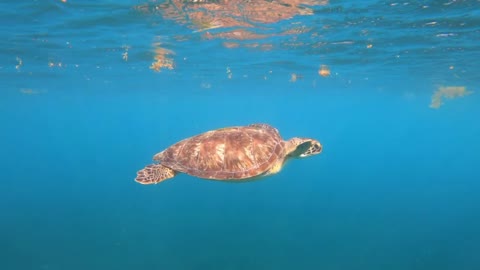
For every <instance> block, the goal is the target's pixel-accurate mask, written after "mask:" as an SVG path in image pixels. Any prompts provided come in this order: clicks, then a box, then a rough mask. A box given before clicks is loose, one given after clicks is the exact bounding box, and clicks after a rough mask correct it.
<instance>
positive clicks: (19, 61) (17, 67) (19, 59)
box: [15, 56, 23, 70]
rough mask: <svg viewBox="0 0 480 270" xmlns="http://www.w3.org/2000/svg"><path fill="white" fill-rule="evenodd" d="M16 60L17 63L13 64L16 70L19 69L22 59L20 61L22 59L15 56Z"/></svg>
mask: <svg viewBox="0 0 480 270" xmlns="http://www.w3.org/2000/svg"><path fill="white" fill-rule="evenodd" d="M16 60H17V65H15V69H16V70H20V68H21V67H22V66H23V61H22V59H21V58H20V57H18V56H17V58H16Z"/></svg>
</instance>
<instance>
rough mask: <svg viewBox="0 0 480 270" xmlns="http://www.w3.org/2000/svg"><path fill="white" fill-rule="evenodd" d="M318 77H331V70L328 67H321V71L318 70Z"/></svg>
mask: <svg viewBox="0 0 480 270" xmlns="http://www.w3.org/2000/svg"><path fill="white" fill-rule="evenodd" d="M318 75H320V76H322V77H328V76H330V68H329V67H328V66H327V65H321V66H320V69H319V70H318Z"/></svg>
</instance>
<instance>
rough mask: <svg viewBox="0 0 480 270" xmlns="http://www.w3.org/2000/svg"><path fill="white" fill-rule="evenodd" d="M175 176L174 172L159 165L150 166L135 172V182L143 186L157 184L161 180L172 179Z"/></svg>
mask: <svg viewBox="0 0 480 270" xmlns="http://www.w3.org/2000/svg"><path fill="white" fill-rule="evenodd" d="M175 174H177V173H176V172H175V171H174V170H172V169H170V168H168V167H165V166H163V165H161V164H151V165H148V166H146V167H145V168H143V169H141V170H140V171H138V172H137V177H136V178H135V181H136V182H138V183H140V184H143V185H150V184H157V183H160V182H162V181H163V180H166V179H169V178H172V177H174V176H175Z"/></svg>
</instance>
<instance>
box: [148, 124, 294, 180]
mask: <svg viewBox="0 0 480 270" xmlns="http://www.w3.org/2000/svg"><path fill="white" fill-rule="evenodd" d="M284 156H285V149H284V142H283V140H282V138H281V137H280V135H279V133H278V131H277V130H276V129H275V128H273V127H271V126H268V125H264V124H254V125H250V126H243V127H230V128H224V129H218V130H214V131H209V132H205V133H202V134H200V135H197V136H194V137H191V138H188V139H185V140H183V141H180V142H178V143H176V144H174V145H172V146H171V147H169V148H168V149H166V150H165V151H163V152H160V153H158V154H157V155H155V157H154V160H156V161H158V162H160V163H161V164H162V165H164V166H167V167H169V168H172V169H173V170H176V171H179V172H184V173H187V174H190V175H193V176H197V177H201V178H208V179H218V180H228V179H245V178H250V177H254V176H257V175H260V174H262V173H264V172H265V171H267V170H268V169H269V168H270V167H271V166H272V165H274V164H275V162H276V161H277V160H278V159H281V158H284Z"/></svg>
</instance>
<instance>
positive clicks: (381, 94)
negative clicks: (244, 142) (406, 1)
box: [0, 1, 480, 270]
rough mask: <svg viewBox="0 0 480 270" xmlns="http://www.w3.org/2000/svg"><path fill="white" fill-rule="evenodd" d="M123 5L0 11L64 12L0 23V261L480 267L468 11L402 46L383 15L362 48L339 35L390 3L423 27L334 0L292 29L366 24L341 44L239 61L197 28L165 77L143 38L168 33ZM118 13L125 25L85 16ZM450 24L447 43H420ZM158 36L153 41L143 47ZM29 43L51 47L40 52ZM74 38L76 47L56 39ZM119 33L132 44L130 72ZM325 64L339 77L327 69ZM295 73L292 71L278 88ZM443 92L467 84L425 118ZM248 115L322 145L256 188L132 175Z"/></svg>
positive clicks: (473, 27) (251, 53) (329, 36)
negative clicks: (148, 182) (166, 152)
mask: <svg viewBox="0 0 480 270" xmlns="http://www.w3.org/2000/svg"><path fill="white" fill-rule="evenodd" d="M72 2H73V1H72ZM125 2H126V3H122V4H113V3H109V2H108V1H105V2H103V3H98V4H95V3H93V4H89V5H87V4H85V5H84V6H81V5H80V6H75V5H79V4H78V3H71V4H70V5H71V6H65V5H63V4H62V3H59V2H57V1H48V2H46V3H38V2H34V1H32V2H30V1H28V3H29V4H25V3H23V4H20V3H17V4H15V3H14V2H12V3H4V4H1V6H0V7H1V9H0V10H1V12H3V15H4V16H3V15H2V18H3V19H1V20H8V19H9V18H10V19H13V18H17V19H18V16H21V14H23V13H25V14H24V15H23V16H25V17H28V18H31V16H27V15H33V14H34V13H35V12H34V10H36V12H38V14H44V13H45V10H50V11H52V12H53V14H57V13H58V14H62V16H63V17H61V18H63V19H64V20H65V21H63V23H60V22H59V21H55V18H54V16H47V17H45V18H43V17H42V16H37V17H36V18H37V19H36V20H37V23H36V24H30V25H29V24H28V23H26V22H25V20H23V21H22V20H20V19H18V20H19V24H20V21H21V22H22V23H23V24H22V25H19V27H18V29H17V30H16V29H14V28H11V29H8V28H6V27H5V26H4V28H3V29H1V31H2V33H4V34H6V35H7V37H8V38H7V40H6V41H2V43H1V44H2V47H3V48H2V49H3V52H2V55H1V57H2V58H1V60H2V62H1V67H0V72H1V74H0V78H1V81H2V89H1V92H0V168H1V176H0V179H1V180H0V269H5V270H17V269H18V270H20V269H22V270H23V269H52V270H53V269H59V270H60V269H61V270H64V269H69V270H70V269H72V270H73V269H232V270H233V269H250V270H253V269H369V270H375V269H378V270H384V269H391V270H396V269H398V270H401V269H402V270H403V269H435V270H443V269H455V270H460V269H462V270H463V269H465V270H467V269H468V270H470V269H472V270H474V269H480V256H479V250H480V229H479V228H480V199H479V194H480V182H479V181H480V166H479V164H480V143H479V139H480V124H479V123H480V122H479V120H478V116H479V115H480V110H479V106H478V104H479V102H480V100H479V98H478V93H475V91H476V92H478V88H477V87H478V85H479V81H480V80H478V74H479V72H480V70H479V69H478V62H476V61H474V60H473V59H474V58H473V57H474V56H480V54H479V50H478V45H477V44H478V42H477V43H475V42H476V41H475V40H472V39H471V38H470V37H469V36H468V35H469V34H471V35H473V34H474V33H477V34H478V28H479V25H478V22H479V17H478V14H476V13H475V12H472V13H471V14H470V15H469V16H467V17H465V14H464V13H462V12H463V10H464V9H466V8H472V4H470V5H467V6H466V7H465V6H461V4H457V6H455V5H454V6H453V7H452V8H451V9H445V8H444V7H445V6H447V5H445V3H441V4H439V6H438V7H436V8H437V9H434V8H435V7H433V8H432V9H434V11H433V12H432V13H433V15H432V14H430V16H432V17H435V18H437V17H442V16H443V18H444V20H445V21H451V22H455V18H457V19H458V18H463V20H464V21H465V22H466V25H467V26H468V27H467V26H465V28H462V27H460V26H461V24H459V25H458V28H456V27H457V25H455V24H454V23H452V24H450V25H449V24H447V23H445V26H444V27H445V28H442V29H439V30H438V31H437V30H430V29H425V28H422V27H418V28H415V27H414V28H415V29H414V30H416V31H417V32H419V33H417V34H415V35H418V36H417V39H415V36H413V37H410V43H408V46H406V45H405V43H401V42H399V43H395V42H393V43H388V42H386V40H389V39H388V37H387V36H386V37H385V38H383V36H382V35H386V34H388V33H389V32H388V31H386V32H385V33H383V32H382V31H385V29H388V28H389V27H391V26H392V24H390V25H389V24H385V23H378V25H376V24H373V25H370V31H371V32H377V33H379V32H382V33H383V34H382V35H378V36H375V37H374V38H372V40H370V41H369V42H371V43H373V44H374V48H376V47H377V46H379V47H380V48H379V49H378V51H374V52H372V53H371V54H372V55H370V56H368V57H367V56H365V55H364V54H363V53H362V52H360V51H357V49H356V48H355V46H353V47H349V49H345V50H343V49H340V48H341V46H343V45H334V44H333V41H335V40H337V41H338V40H342V39H353V40H355V37H356V36H355V35H352V33H356V32H360V31H361V30H362V29H364V25H363V21H361V22H360V21H359V20H358V18H365V21H370V22H371V21H372V20H370V19H372V18H377V21H379V20H378V18H379V17H378V16H377V14H380V13H381V12H385V14H386V15H385V16H386V18H390V19H392V21H396V20H394V19H393V18H397V16H398V17H399V19H398V20H400V21H402V19H403V21H404V22H410V24H408V25H402V24H393V25H394V26H395V27H405V29H404V33H410V32H409V30H412V28H411V27H412V25H422V24H423V23H424V21H423V20H424V18H423V17H422V18H419V19H418V21H410V20H414V18H412V16H410V15H409V13H408V12H411V10H409V9H408V7H404V8H405V9H406V10H404V12H405V13H402V12H400V11H401V10H400V11H392V10H391V9H390V8H393V7H395V6H396V5H389V4H388V3H387V4H383V3H380V2H379V3H377V4H372V5H373V6H370V7H369V6H368V5H367V7H365V8H366V9H365V10H364V9H363V8H364V7H351V4H350V3H348V2H346V1H338V2H335V3H332V4H331V5H330V6H327V7H323V8H318V9H317V10H316V14H315V15H314V16H313V18H312V17H308V18H307V19H303V18H299V19H297V21H300V22H302V20H305V21H304V23H305V24H307V25H308V24H311V25H313V26H318V27H319V28H320V26H319V24H320V22H319V21H321V20H322V18H323V17H325V18H327V21H328V20H332V21H334V20H337V23H338V22H345V21H349V20H350V21H356V22H358V24H353V25H351V26H350V27H351V28H344V27H343V26H341V25H338V26H337V27H338V28H337V29H336V31H332V30H325V31H327V32H326V33H323V34H324V35H325V36H324V37H323V39H325V40H326V41H331V42H332V43H329V45H328V44H327V45H326V46H331V47H329V48H338V49H339V51H331V50H330V49H326V50H325V51H315V49H314V48H315V47H311V46H309V45H306V47H305V48H297V49H286V48H281V49H274V50H273V51H269V52H265V51H257V50H249V49H242V48H240V49H234V50H231V49H227V48H224V47H222V46H221V44H220V43H217V42H216V41H202V40H196V39H195V35H194V34H192V40H190V41H188V42H184V43H181V44H179V45H178V47H176V45H175V43H174V42H173V41H170V42H167V45H168V46H171V47H172V48H171V49H177V54H176V55H175V56H174V57H175V61H177V62H178V65H177V67H176V69H175V70H173V71H162V72H160V73H156V72H153V71H152V70H150V69H148V66H149V64H150V63H151V61H152V59H151V55H150V54H151V48H149V46H150V45H149V42H150V41H152V40H154V38H153V36H154V34H153V33H152V32H162V31H161V30H162V25H160V26H158V25H157V27H158V29H155V30H153V26H149V27H152V28H148V27H146V28H145V29H143V28H139V25H141V24H142V23H145V21H149V20H152V18H150V17H147V18H144V17H142V16H140V15H138V14H132V11H131V9H129V7H131V6H132V5H134V4H136V3H137V2H134V3H132V2H129V1H125ZM372 3H375V2H374V1H372ZM414 4H415V3H410V7H411V6H412V5H414ZM477 6H478V3H477ZM27 7H28V8H27ZM54 7H57V9H55V8H54ZM340 7H343V8H340ZM473 7H475V4H473ZM374 8H377V9H378V10H375V9H374ZM442 8H443V9H442ZM32 10H33V11H32ZM89 10H90V12H88V11H89ZM112 10H113V11H112ZM366 10H368V13H364V14H363V15H362V13H361V12H362V11H366ZM470 10H471V9H470ZM107 11H110V13H108V14H109V15H108V16H107V15H105V14H107ZM386 11H389V12H390V13H387V12H386ZM29 12H30V13H29ZM111 12H113V13H115V12H117V13H119V14H120V15H123V16H125V20H124V21H123V20H120V19H117V20H106V21H102V20H98V19H96V17H95V16H94V15H96V16H100V17H102V16H105V17H106V18H107V17H108V18H111V17H110V16H111ZM342 12H343V13H342ZM449 12H450V13H449ZM86 13H88V14H93V15H91V16H93V18H91V17H88V16H86V15H85V14H86ZM14 14H18V16H14ZM99 14H100V15H99ZM102 14H103V15H102ZM353 14H356V15H355V16H358V17H351V16H353ZM372 14H373V15H372ZM7 15H8V16H7ZM83 16H86V17H83ZM362 16H364V17H362ZM65 18H67V19H68V20H67V19H65ZM427 19H428V18H427ZM427 19H425V20H427ZM437 19H438V18H437ZM385 20H386V19H385ZM438 20H439V23H438V24H439V25H443V24H442V23H443V22H444V21H442V20H440V19H438ZM427 21H428V20H427ZM324 23H326V22H324ZM69 24H70V26H72V25H73V26H74V27H76V28H75V29H77V30H78V31H79V33H76V31H73V32H70V31H68V29H69V27H70V26H68V25H69ZM103 24H106V25H108V26H109V27H114V28H115V27H116V28H117V29H122V31H123V32H121V33H119V32H115V31H113V32H111V31H104V30H105V29H104V28H103V27H102V25H103ZM145 24H146V23H145ZM3 25H5V24H3ZM59 25H64V28H58V26H59ZM115 25H117V26H115ZM332 25H334V26H335V23H332ZM95 27H98V28H99V29H96V28H95ZM169 27H174V28H175V27H176V28H175V29H174V30H172V29H169V30H168V31H172V32H170V35H174V32H173V31H177V30H178V29H183V28H182V26H178V25H169ZM352 28H353V30H352ZM42 29H43V30H42ZM86 29H88V31H87V30H86ZM341 29H347V30H345V31H346V32H345V33H344V36H343V37H337V35H341V33H340V31H341ZM447 30H448V31H447ZM164 31H167V30H164ZM182 31H185V34H188V33H191V32H189V30H187V29H183V30H182ZM328 31H332V32H328ZM422 31H424V32H422ZM431 31H433V32H431ZM445 31H447V32H450V33H457V35H456V36H454V37H455V39H454V40H448V41H438V42H437V43H435V42H433V43H430V42H429V41H427V40H425V39H420V38H419V37H421V36H429V35H430V34H431V35H432V36H433V37H434V36H435V34H436V33H442V32H445ZM88 32H91V33H93V34H92V35H91V36H90V37H87V36H88ZM66 33H68V34H66ZM130 33H131V34H130ZM411 33H413V32H411ZM77 34H78V35H77ZM150 34H151V36H150V37H149V38H148V40H147V41H146V42H145V43H142V42H144V41H145V40H146V38H143V39H142V38H135V36H137V35H138V36H140V37H141V36H143V37H147V36H149V35H150ZM391 34H392V37H393V38H392V39H391V40H395V38H394V37H395V35H399V34H398V33H394V32H393V31H392V33H391ZM65 35H67V36H68V38H67V37H65ZM122 35H123V36H122ZM125 35H126V36H128V37H129V38H121V36H122V37H124V36H125ZM163 35H165V36H166V37H164V38H166V39H167V40H168V37H169V33H168V32H167V34H163ZM39 36H40V37H41V38H40V39H44V40H45V41H42V42H41V43H42V44H47V45H45V46H39V45H38V43H36V42H37V41H38V37H39ZM404 36H408V34H405V35H404ZM433 37H432V39H434V38H433ZM67 39H68V42H69V44H72V45H73V47H72V48H69V47H68V46H67V47H68V48H63V47H62V46H64V45H65V44H66V43H65V40H67ZM32 40H35V42H33V43H32V42H29V41H32ZM308 40H310V39H307V41H308ZM477 40H478V38H477ZM128 41H130V42H131V43H133V44H134V45H138V46H137V47H135V46H132V49H131V50H130V53H131V54H130V59H129V61H128V62H125V61H123V60H122V58H121V53H122V48H121V44H123V43H125V42H128ZM416 41H418V42H416ZM355 42H356V43H355ZM355 42H354V43H355V44H357V43H361V41H355ZM469 42H470V43H469ZM452 43H455V44H456V45H455V46H450V45H451V44H452ZM112 44H113V45H112ZM119 44H120V45H119ZM378 44H380V45H378ZM415 44H416V46H415ZM428 44H431V45H428ZM448 44H450V45H448ZM110 46H111V47H112V48H113V49H108V48H109V47H110ZM141 46H144V47H145V48H142V47H141ZM395 46H396V47H395ZM449 46H450V47H449ZM360 47H362V48H363V47H364V46H363V43H362V45H361V46H360V45H359V48H360ZM413 47H419V48H420V49H418V50H414V49H412V48H413ZM206 52H210V53H211V54H208V53H206ZM392 52H398V55H402V57H397V56H396V54H394V53H392ZM449 52H451V54H449ZM77 53H78V54H77ZM362 55H363V56H362ZM403 56H405V57H406V58H407V59H408V60H402V59H405V58H403ZM16 57H20V58H21V59H22V60H23V65H22V67H20V68H19V69H16V68H15V65H16V64H17V61H16ZM184 57H185V58H186V59H185V58H184ZM204 59H210V62H208V63H205V62H204ZM362 59H363V60H362ZM382 59H383V60H382ZM395 59H397V60H395ZM342 60H345V61H343V62H342ZM347 60H348V61H347ZM48 61H54V62H59V61H61V62H63V64H64V65H63V67H54V68H49V67H48ZM322 63H326V64H329V66H330V67H331V69H332V76H331V77H328V78H324V77H320V76H318V74H317V70H318V66H319V64H322ZM76 65H78V66H76ZM450 66H454V68H453V69H450V68H449V67H450ZM226 67H229V68H230V69H231V71H232V73H233V77H232V78H231V79H228V77H227V74H226V72H225V70H226ZM270 71H272V72H270ZM291 73H299V74H302V75H303V78H302V79H299V80H298V81H296V82H289V79H290V74H291ZM244 75H245V76H244ZM205 83H208V84H210V85H211V87H210V88H208V89H206V88H205ZM442 85H443V86H449V85H459V86H466V87H467V89H468V90H471V91H474V93H472V94H471V95H468V96H465V97H463V98H457V99H451V100H450V99H446V100H445V104H444V105H443V106H441V107H440V108H438V109H432V108H430V107H429V104H430V99H431V96H432V94H433V92H434V91H435V90H437V88H438V87H439V86H442ZM25 89H30V90H32V91H33V92H28V91H25ZM258 122H264V123H269V124H271V125H274V126H275V127H277V128H278V129H279V130H280V132H281V134H282V135H283V136H284V138H285V139H288V138H290V137H294V136H304V137H313V138H316V139H318V140H320V141H321V142H322V144H323V145H324V152H323V153H322V154H321V155H319V156H315V157H312V158H309V159H305V160H295V161H293V162H291V163H289V164H288V165H287V166H286V167H285V168H284V170H282V172H281V173H280V174H278V175H276V176H273V177H270V178H267V179H264V180H262V181H257V182H249V183H243V184H228V183H220V182H212V181H204V180H199V179H196V178H193V177H190V176H187V175H179V176H178V177H175V178H174V179H172V180H169V181H166V182H164V183H162V184H160V185H153V186H143V185H139V184H137V183H135V182H134V181H133V179H134V177H135V175H136V171H137V170H139V169H141V168H142V167H143V166H144V165H146V164H149V163H150V162H151V158H152V156H153V155H154V154H155V153H157V152H159V151H161V150H163V149H164V148H165V147H168V146H169V145H171V144H173V143H175V142H177V141H178V140H180V139H183V138H185V137H189V136H192V135H195V134H198V133H200V132H204V131H207V130H211V129H215V128H220V127H225V126H230V125H246V124H250V123H258Z"/></svg>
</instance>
